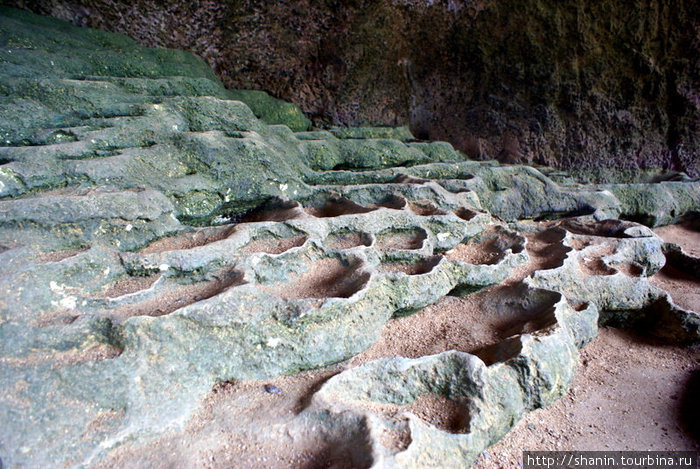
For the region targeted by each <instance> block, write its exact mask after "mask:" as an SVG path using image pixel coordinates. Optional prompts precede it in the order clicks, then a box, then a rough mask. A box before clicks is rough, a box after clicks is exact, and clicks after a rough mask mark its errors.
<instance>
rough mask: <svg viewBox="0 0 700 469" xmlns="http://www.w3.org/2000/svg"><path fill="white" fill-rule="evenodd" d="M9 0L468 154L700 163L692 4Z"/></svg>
mask: <svg viewBox="0 0 700 469" xmlns="http://www.w3.org/2000/svg"><path fill="white" fill-rule="evenodd" d="M6 3H8V4H14V5H17V6H19V7H21V8H28V9H31V10H33V11H35V12H37V13H41V14H45V15H52V16H56V17H59V18H63V19H66V20H69V21H72V22H73V23H74V24H78V25H81V26H91V27H96V28H100V29H107V30H110V31H114V32H121V33H124V34H127V35H128V36H130V37H132V38H134V39H136V40H137V41H139V42H140V43H141V44H143V45H148V46H151V47H154V46H158V47H172V48H177V49H186V50H189V51H191V52H195V53H197V54H199V55H200V56H202V57H204V58H205V60H206V61H207V62H208V63H209V64H210V65H211V66H212V67H213V68H214V69H215V70H216V72H217V74H218V75H219V76H220V77H221V78H222V79H223V81H224V83H225V84H226V86H228V87H230V88H253V89H262V90H267V91H270V92H271V93H273V94H274V95H275V96H277V97H281V98H283V99H286V100H289V101H292V102H294V103H297V104H299V105H300V106H301V107H302V109H303V110H304V111H305V112H307V113H308V114H309V115H310V116H312V117H313V118H314V120H315V121H316V123H317V124H319V123H325V124H331V125H341V126H357V125H392V126H397V125H408V126H410V128H411V129H412V131H413V133H414V134H415V135H416V136H418V137H419V138H424V139H431V140H447V141H449V142H450V143H452V144H453V145H454V146H455V147H456V148H457V149H459V150H461V151H464V152H465V153H466V154H468V155H469V156H470V157H472V158H476V159H495V158H497V159H499V160H500V161H503V162H509V163H513V162H534V163H537V164H547V165H551V166H557V165H558V166H560V167H564V168H568V169H570V170H574V171H576V172H578V174H579V176H581V177H587V178H592V179H594V180H606V179H608V178H610V177H611V174H615V175H616V176H617V177H623V178H625V179H626V181H625V182H628V181H631V180H643V179H646V178H649V177H651V176H659V174H658V170H655V169H654V168H658V167H663V168H665V169H666V170H667V171H668V170H670V173H668V174H665V175H664V176H662V177H683V175H682V174H678V173H677V172H678V171H683V172H686V173H688V174H690V175H691V176H692V177H698V176H699V175H700V165H699V163H698V154H700V127H698V122H700V120H699V119H700V101H699V99H698V97H699V96H700V78H699V77H700V73H698V70H700V43H699V42H698V39H697V34H696V32H697V30H698V29H699V28H700V23H699V21H700V20H699V18H700V6H699V5H698V2H694V1H686V0H644V1H642V0H633V1H626V2H616V1H612V0H608V1H592V0H585V1H579V0H576V1H574V0H567V1H559V2H528V1H520V0H440V1H437V0H410V1H407V0H355V1H352V2H338V1H330V0H323V1H308V0H292V1H285V2H280V1H277V0H240V1H236V2H230V1H223V0H209V1H206V2H199V3H191V2H185V1H170V2H167V3H163V2H158V1H154V0H142V1H139V2H136V3H134V2H129V1H122V0H40V1H39V0H7V1H6ZM344 132H345V131H344ZM347 132H348V133H347V135H352V134H353V132H354V131H353V130H350V131H347ZM674 172H675V174H674ZM654 173H656V174H654Z"/></svg>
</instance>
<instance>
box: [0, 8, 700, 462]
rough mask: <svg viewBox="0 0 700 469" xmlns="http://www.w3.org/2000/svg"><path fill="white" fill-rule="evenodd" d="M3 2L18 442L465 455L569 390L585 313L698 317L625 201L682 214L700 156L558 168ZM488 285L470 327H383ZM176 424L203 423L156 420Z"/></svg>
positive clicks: (357, 458)
mask: <svg viewBox="0 0 700 469" xmlns="http://www.w3.org/2000/svg"><path fill="white" fill-rule="evenodd" d="M0 22H1V23H0V24H1V25H2V31H3V35H2V40H3V41H4V42H3V44H2V49H1V50H0V53H1V54H2V56H1V59H2V62H1V63H0V65H1V66H2V73H1V74H0V86H2V91H3V98H2V101H1V102H0V106H1V107H2V110H3V112H2V114H1V115H2V117H0V124H1V125H2V130H1V133H2V138H3V140H4V144H3V146H2V147H1V148H0V159H1V161H2V166H0V290H1V291H2V297H1V298H0V368H1V370H0V420H2V421H3V422H6V424H5V425H3V426H2V430H0V435H1V438H0V458H2V461H3V464H6V465H8V466H9V467H14V466H21V465H27V466H45V465H64V466H83V465H90V464H110V463H115V462H117V461H121V462H122V463H129V464H131V465H133V464H135V465H149V462H148V461H149V458H160V457H161V456H162V455H163V454H167V455H168V456H167V458H174V459H173V461H175V462H177V461H179V462H182V461H185V462H188V461H189V462H192V463H196V462H197V461H198V459H197V458H206V457H208V456H207V455H208V452H209V451H215V449H216V448H217V447H219V446H220V445H221V442H220V440H217V438H216V437H214V436H213V435H214V434H215V433H216V432H218V431H219V430H220V431H221V432H224V433H226V432H228V434H229V435H230V439H231V441H235V442H237V444H238V446H236V447H235V448H231V449H230V451H228V452H226V453H225V454H229V455H230V457H231V458H233V457H237V458H239V459H237V460H236V465H238V466H239V467H245V466H250V467H260V466H261V465H263V466H264V465H268V466H274V465H280V466H285V465H288V466H294V467H299V466H301V465H307V466H314V465H316V466H319V465H320V466H328V465H330V464H331V463H333V461H335V462H336V463H337V464H338V465H339V466H338V467H342V465H343V464H346V465H347V466H349V467H370V466H375V467H429V466H431V465H435V464H438V465H439V466H440V467H464V466H465V465H468V464H470V463H471V461H473V459H474V458H475V457H477V456H478V455H479V454H480V452H481V451H482V450H483V449H484V448H486V447H487V446H488V445H490V444H492V443H494V442H495V441H497V440H498V439H499V438H501V437H502V436H503V435H504V434H505V433H506V432H507V431H508V430H509V429H510V428H511V427H512V426H513V425H514V423H515V422H517V420H518V419H519V418H520V417H521V416H522V415H523V413H524V412H527V411H529V410H532V409H535V408H538V407H542V406H545V405H547V404H549V403H550V402H552V401H553V400H555V399H557V398H558V397H560V396H561V395H562V394H563V393H564V392H565V391H566V390H567V388H568V386H569V385H570V383H571V380H572V377H573V375H574V373H575V370H576V365H577V357H578V350H579V349H580V348H582V347H584V346H585V345H586V343H588V342H589V341H590V340H591V339H592V338H593V337H594V336H595V334H596V331H597V325H598V322H599V321H604V322H605V323H608V324H616V325H619V326H625V327H637V328H640V329H642V330H645V331H648V332H650V333H653V334H655V335H658V336H660V337H663V338H666V339H668V340H671V341H680V342H695V341H697V340H698V339H699V338H700V335H699V332H698V330H699V328H700V318H699V317H698V315H697V314H696V313H694V312H692V311H688V310H686V309H683V308H680V307H679V306H677V305H675V304H674V303H673V302H672V301H671V299H670V297H669V296H668V295H667V294H666V293H665V292H664V291H663V290H661V289H660V288H658V287H655V286H653V285H651V284H650V283H649V281H648V278H649V277H650V276H651V275H653V274H654V273H655V272H657V271H658V270H659V269H660V268H661V267H662V266H663V264H664V262H665V259H666V258H667V257H669V258H671V257H672V258H673V259H674V262H677V263H678V264H679V265H684V266H693V267H692V269H689V270H690V271H691V272H692V273H693V274H694V275H697V270H698V269H697V265H698V262H699V261H698V259H697V258H696V257H694V256H693V255H692V254H690V253H685V252H683V251H682V250H680V249H679V248H678V247H674V246H672V245H667V244H664V243H663V242H662V241H661V239H660V238H658V237H657V236H656V235H654V233H653V232H651V231H650V230H649V229H648V228H646V227H645V226H643V225H640V224H638V223H636V222H634V221H623V220H621V219H620V218H621V217H623V218H627V219H633V220H638V221H643V222H645V223H647V224H650V225H662V224H669V223H674V222H677V221H680V220H681V219H684V218H687V217H689V216H693V215H696V214H697V212H698V211H699V210H700V208H699V207H700V184H698V183H697V182H663V183H658V184H637V185H607V186H599V187H596V186H581V185H578V184H571V183H569V184H564V183H557V182H555V181H554V180H552V179H551V178H549V177H547V176H546V175H545V174H543V173H542V172H540V171H538V170H536V169H533V168H530V167H525V166H501V165H499V164H497V163H495V162H475V161H470V160H468V159H466V158H465V157H464V155H463V154H461V153H459V152H457V151H455V150H454V149H453V148H452V147H451V146H450V145H449V144H446V143H441V142H415V141H412V140H411V139H410V138H405V137H406V135H404V133H405V130H403V131H396V132H392V131H388V130H385V129H384V130H382V129H355V130H354V131H352V132H350V131H348V132H327V131H318V130H315V131H298V132H294V131H293V130H292V128H294V127H301V128H302V129H300V128H295V130H305V125H300V126H297V123H298V122H299V119H303V116H301V114H300V113H299V111H298V110H296V108H293V107H292V106H291V105H287V104H280V103H276V102H274V101H269V102H268V103H267V104H266V106H270V108H271V109H272V110H273V111H274V112H273V111H270V112H269V113H268V116H269V114H270V113H272V114H274V113H276V112H277V111H279V112H278V113H277V114H276V115H278V116H286V117H285V119H286V120H285V123H286V124H287V125H281V124H276V125H270V124H269V122H272V121H268V123H265V122H264V121H263V120H260V119H258V118H257V117H256V115H261V116H262V117H263V118H264V117H265V115H263V114H265V113H262V112H254V111H251V107H249V106H248V105H246V104H244V103H243V102H241V101H236V100H232V99H231V98H232V97H233V96H232V95H230V94H229V92H227V91H226V90H224V89H223V88H222V87H221V85H220V84H219V83H218V82H217V81H216V80H215V79H214V78H213V77H212V75H211V72H209V71H208V70H207V69H206V67H204V66H203V65H202V64H201V62H199V61H197V60H196V59H194V58H193V57H192V56H189V55H187V54H184V53H179V52H175V51H157V50H148V49H143V48H140V47H138V46H135V45H134V44H133V43H132V42H130V41H128V40H126V39H124V38H123V37H121V36H114V35H111V34H108V33H101V32H96V31H92V30H77V29H75V28H72V27H70V26H68V25H67V24H65V23H61V22H55V21H52V20H46V19H43V18H38V17H35V16H32V15H29V14H27V13H21V12H17V11H15V10H9V9H3V10H2V16H0ZM38 36H43V37H52V38H54V43H53V44H52V45H51V46H50V47H48V46H46V44H45V43H39V42H37V41H38V39H37V38H38ZM67 47H70V50H71V53H70V54H69V53H66V50H67V49H66V48H67ZM112 59H114V60H112ZM117 59H118V60H117ZM107 64H109V65H107ZM249 104H250V105H251V106H252V107H253V108H254V107H255V103H249ZM287 112H288V114H285V113H287ZM300 116H301V117H300ZM290 126H291V127H292V128H290ZM394 137H401V138H402V139H396V138H394ZM684 268H685V267H684ZM489 288H492V289H493V288H498V289H500V290H499V293H498V298H499V300H498V301H497V302H495V303H491V304H489V305H488V306H487V307H485V308H484V309H483V310H482V311H481V314H482V315H483V314H489V315H490V316H489V317H488V318H487V319H485V320H484V321H483V324H482V326H483V334H482V335H479V336H478V337H474V338H473V340H472V341H469V342H468V343H467V342H464V343H461V342H460V343H450V342H448V341H446V342H445V345H444V347H443V348H442V349H440V348H441V346H440V345H435V344H434V343H433V344H432V345H431V347H432V348H430V351H429V352H426V351H425V350H427V349H424V348H421V347H417V348H415V349H413V351H412V352H411V353H410V354H409V353H405V354H403V355H404V356H400V355H401V353H398V352H396V351H395V350H393V349H392V348H391V346H387V347H385V348H384V349H379V350H378V349H377V348H376V344H381V343H383V342H382V341H385V335H383V331H385V330H386V328H387V327H388V326H387V324H399V325H400V324H401V321H404V320H410V319H411V318H412V317H414V315H415V314H427V313H426V312H429V311H430V308H429V307H430V306H431V305H434V304H436V303H438V302H441V301H446V299H450V298H453V299H455V300H454V301H462V299H464V301H472V300H474V299H475V298H479V297H477V296H476V295H480V294H481V293H474V292H484V291H488V290H487V289H489ZM475 319H476V321H477V324H481V323H482V321H481V320H480V318H479V315H478V314H477V315H476V316H475ZM385 342H386V341H385ZM372 347H375V348H374V349H372ZM372 351H373V352H372ZM372 353H374V355H372ZM409 355H410V356H409ZM328 366H331V368H327V367H328ZM306 370H319V371H316V372H314V371H306ZM329 370H330V371H329ZM305 371H306V373H302V372H305ZM299 373H302V374H299ZM309 373H311V374H312V375H313V373H318V376H316V377H311V378H309V376H310V375H309ZM285 376H287V377H285ZM255 380H260V381H255ZM285 380H286V381H285ZM261 393H263V394H262V395H261ZM217 394H221V395H225V396H229V398H230V400H229V401H227V402H228V404H227V405H229V406H231V408H232V409H234V414H235V415H236V416H237V417H240V420H236V421H237V422H239V424H240V425H239V426H238V427H231V426H230V425H231V424H230V422H229V423H226V419H225V418H224V417H222V416H221V415H219V414H217V412H220V411H221V407H216V406H212V405H211V402H212V401H213V400H216V399H215V397H213V396H214V395H217ZM269 398H275V399H279V401H278V402H277V404H276V405H279V406H280V409H284V413H283V414H280V413H279V412H274V411H272V410H271V409H270V408H266V407H265V406H266V404H265V402H266V401H264V400H263V399H269ZM256 406H257V407H256ZM217 409H218V410H217ZM202 419H204V420H205V421H207V422H209V424H202V423H201V422H202ZM260 428H267V429H268V430H265V431H260ZM188 432H189V433H188ZM192 432H199V433H198V435H199V436H200V437H202V438H199V437H198V439H199V441H207V442H208V443H207V445H209V446H207V445H204V446H201V445H200V446H198V449H197V450H196V451H190V450H188V449H187V447H186V446H178V444H174V443H173V438H175V439H177V438H180V437H181V438H182V439H183V441H186V437H184V436H182V435H188V434H190V435H191V434H192ZM178 435H179V436H178ZM205 435H208V436H207V437H206V438H204V436H205ZM280 441H287V442H288V443H289V444H288V445H284V444H281V443H280ZM202 444H203V443H202ZM164 448H169V449H168V450H165V449H164ZM173 448H175V449H173ZM245 448H248V450H246V449H245ZM159 451H160V452H159ZM154 455H160V456H154ZM260 458H268V459H266V461H267V462H265V461H264V460H261V459H260ZM168 460H170V459H168ZM151 461H152V460H151ZM163 461H165V459H162V460H160V462H161V463H162V462H163ZM261 461H262V462H261ZM208 462H209V463H211V462H212V461H211V460H209V461H208ZM230 463H231V461H229V464H230ZM220 464H221V465H225V464H226V461H222V462H220Z"/></svg>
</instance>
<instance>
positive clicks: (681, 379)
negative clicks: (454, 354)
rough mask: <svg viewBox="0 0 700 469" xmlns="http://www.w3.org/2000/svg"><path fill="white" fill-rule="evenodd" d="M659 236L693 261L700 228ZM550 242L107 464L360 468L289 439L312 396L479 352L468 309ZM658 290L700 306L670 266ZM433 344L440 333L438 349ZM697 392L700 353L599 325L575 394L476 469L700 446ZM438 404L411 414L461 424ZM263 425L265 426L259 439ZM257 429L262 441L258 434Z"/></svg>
mask: <svg viewBox="0 0 700 469" xmlns="http://www.w3.org/2000/svg"><path fill="white" fill-rule="evenodd" d="M656 232H657V234H659V235H660V236H661V237H662V238H664V239H665V240H667V241H671V242H676V243H677V244H680V245H681V246H683V248H684V249H685V250H686V251H687V252H691V253H694V254H695V255H697V250H698V247H699V246H700V233H698V232H696V231H693V230H691V229H690V228H688V227H687V226H674V227H664V228H661V229H658V230H656ZM549 242H551V240H548V239H547V238H546V235H545V236H544V237H539V238H537V237H534V238H529V244H528V252H529V254H530V256H531V259H532V260H531V262H530V263H529V264H528V265H527V266H523V267H522V268H520V269H518V270H517V271H516V272H514V273H513V275H512V276H511V277H510V278H509V279H508V280H506V282H504V283H502V284H501V285H497V286H495V287H491V288H489V289H487V290H484V291H482V292H479V293H477V294H473V295H469V296H467V297H463V298H458V297H446V298H444V299H443V300H441V301H439V302H438V303H436V304H435V305H432V306H430V307H428V308H425V309H424V310H422V311H420V312H418V313H415V314H414V315H412V316H408V317H404V318H399V319H393V320H391V321H390V322H389V323H388V324H387V325H386V326H385V329H384V330H383V331H382V337H381V338H380V339H379V341H378V342H377V343H376V344H375V345H374V346H373V347H371V348H370V349H368V350H367V351H365V352H364V353H362V354H360V355H358V356H357V357H355V358H353V359H352V360H350V361H348V362H346V363H341V364H338V365H335V366H332V367H328V368H323V369H319V370H314V371H310V372H307V373H302V374H300V375H296V376H287V377H281V378H278V379H277V380H274V381H267V382H243V383H222V385H220V386H219V387H217V388H215V389H214V390H213V391H212V393H211V394H210V396H209V397H208V398H207V399H206V401H205V403H204V406H203V408H202V409H200V410H199V411H197V412H196V413H195V415H194V416H193V417H192V418H191V419H190V421H189V422H188V425H187V428H186V430H185V431H184V432H183V433H180V434H177V435H170V436H165V437H162V438H159V439H157V440H156V441H154V442H152V443H151V444H149V445H148V448H140V449H139V448H132V449H129V450H125V449H121V450H116V451H114V452H112V454H111V455H110V457H108V459H107V460H106V461H104V462H103V463H104V464H103V467H125V466H133V467H147V466H153V467H155V466H158V467H163V465H164V464H165V465H167V466H170V465H172V464H175V465H181V464H184V465H185V466H187V467H212V468H218V467H237V468H246V467H251V468H252V467H269V468H278V467H289V468H299V467H303V468H321V467H334V468H338V469H339V468H351V467H353V463H352V462H351V461H349V460H348V459H347V457H346V455H347V454H348V451H352V450H348V449H347V448H345V449H344V448H342V446H343V445H344V442H341V441H334V440H333V438H332V437H331V436H323V435H315V434H306V433H304V432H302V433H299V434H297V436H294V437H292V436H290V435H293V434H295V431H294V429H292V431H291V434H290V433H289V431H288V430H287V428H288V425H290V422H292V421H293V419H294V416H295V415H297V414H298V412H299V411H300V410H301V409H302V408H304V407H305V406H307V405H309V402H310V399H311V397H312V396H313V394H314V392H315V390H317V389H318V388H319V387H320V386H321V385H322V384H323V383H324V382H325V381H326V380H327V379H328V378H330V377H331V376H333V375H334V374H335V373H338V372H339V371H342V369H344V368H346V367H348V366H357V365H359V364H361V363H364V362H366V361H368V360H371V359H374V358H378V357H381V356H392V355H396V354H400V355H404V356H422V355H426V354H430V353H438V352H440V351H441V350H445V349H450V348H457V349H460V350H465V351H469V350H471V349H477V348H478V347H479V346H480V345H481V344H480V343H478V341H474V340H472V339H471V338H470V337H471V336H470V334H471V332H473V331H472V328H473V327H474V323H473V322H474V321H477V322H478V315H475V314H472V313H473V312H474V311H479V310H482V309H483V308H484V307H485V305H487V304H488V302H489V301H493V300H490V299H489V298H493V297H494V295H502V294H503V291H502V290H503V289H504V288H505V289H508V287H509V286H510V287H516V286H517V284H518V283H519V282H520V281H521V280H522V279H523V278H524V277H525V276H527V275H529V274H530V273H532V272H533V271H534V270H538V269H542V268H545V269H546V268H549V267H552V266H554V265H557V264H558V260H557V259H555V258H561V257H563V255H564V253H563V252H558V251H556V250H553V249H551V245H550V244H549ZM653 283H655V284H656V285H658V286H660V287H662V288H665V289H666V290H667V291H669V293H670V294H671V296H672V298H673V299H674V301H676V302H678V303H679V304H683V306H685V307H688V308H691V309H693V310H695V311H700V301H699V300H700V282H698V280H697V279H694V278H692V277H689V276H685V275H683V274H682V273H679V272H677V271H675V270H674V269H669V268H665V269H663V270H662V271H661V272H660V273H659V274H657V275H656V276H655V278H654V279H653ZM455 308H457V309H458V310H459V311H462V313H463V314H462V315H463V316H464V317H463V318H462V320H463V321H462V322H464V324H460V323H459V322H455V320H454V318H455V311H456V309H455ZM465 312H466V313H465ZM470 312H471V313H470ZM479 325H480V323H478V324H477V326H479ZM479 327H480V326H479ZM477 329H478V327H477ZM470 331H471V332H470ZM435 338H440V341H439V343H438V342H436V340H433V339H435ZM699 397H700V346H696V347H692V348H683V347H678V346H671V345H665V344H662V343H659V342H656V341H654V340H651V339H649V338H646V337H642V336H639V335H636V334H634V333H631V332H627V331H621V330H617V329H613V328H602V329H601V330H600V334H599V336H598V337H597V338H596V339H595V340H594V341H593V342H592V343H590V344H589V345H588V346H587V347H586V348H585V349H584V350H583V352H582V353H581V357H580V366H579V369H578V372H577V376H576V378H575V381H574V385H573V386H572V389H571V390H570V391H569V392H568V394H567V395H566V396H565V397H563V398H562V399H560V400H559V401H557V402H555V403H554V404H552V405H551V406H549V407H547V408H545V409H540V410H537V411H535V412H532V413H530V414H528V415H526V416H525V417H524V418H523V419H522V420H521V421H520V422H519V423H518V424H517V426H516V427H515V428H514V429H513V430H512V431H511V432H510V433H509V434H508V435H507V436H506V437H505V438H504V439H503V440H502V441H501V442H499V443H498V444H496V445H494V446H492V447H490V448H488V449H487V450H486V452H485V453H484V454H483V455H482V456H481V457H480V458H479V459H478V460H477V462H476V463H475V465H474V466H473V467H476V468H484V469H489V468H518V467H520V465H521V461H522V451H524V450H700V400H699V399H698V398H699ZM433 404H434V405H432V406H430V405H425V406H423V407H425V408H421V409H415V411H416V412H415V413H416V414H417V415H420V416H421V417H422V418H424V419H425V420H427V421H430V422H431V423H433V424H435V425H438V426H440V424H442V423H446V422H447V423H449V420H450V419H451V418H452V417H454V416H453V415H451V413H450V409H448V408H447V407H444V406H442V405H441V403H433ZM292 425H293V424H292ZM263 427H264V428H265V429H266V430H265V431H263V432H262V433H261V430H262V428H263ZM278 432H281V433H280V434H279V435H277V436H275V435H276V433H278ZM261 434H265V437H258V435H261ZM280 441H285V443H284V444H279V442H280ZM399 443H400V442H399ZM144 450H145V451H144ZM182 457H184V458H185V460H184V461H183V460H182V459H181V458H182Z"/></svg>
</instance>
